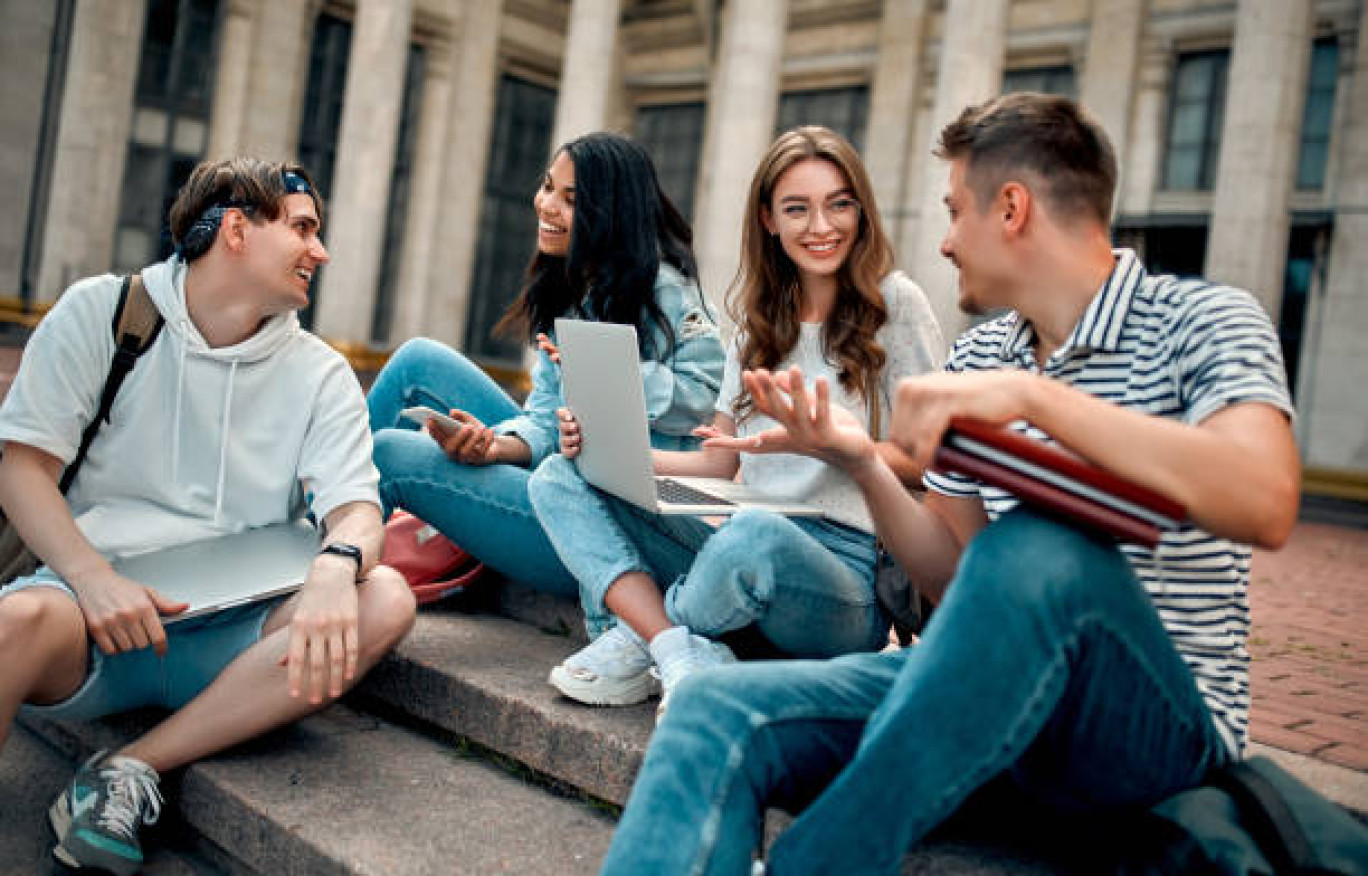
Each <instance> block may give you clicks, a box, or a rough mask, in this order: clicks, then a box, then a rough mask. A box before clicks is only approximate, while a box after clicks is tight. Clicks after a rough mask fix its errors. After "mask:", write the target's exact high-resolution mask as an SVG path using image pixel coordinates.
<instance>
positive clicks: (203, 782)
mask: <svg viewBox="0 0 1368 876" xmlns="http://www.w3.org/2000/svg"><path fill="white" fill-rule="evenodd" d="M151 720H152V718H151V717H149V716H148V715H145V714H134V715H129V716H123V717H120V718H115V719H110V720H105V721H97V722H92V723H86V724H57V723H52V722H44V721H34V720H32V719H28V724H29V727H30V729H32V730H33V731H34V732H35V733H37V734H39V735H41V736H42V737H43V738H44V739H47V740H50V741H52V742H53V743H54V744H55V745H56V746H57V747H58V748H60V749H61V750H63V751H64V752H65V753H66V754H67V755H68V756H70V757H71V758H72V759H73V760H75V759H76V758H79V757H81V756H84V755H86V754H87V753H88V752H90V751H92V750H95V749H98V748H105V747H109V746H112V745H117V744H119V743H120V742H122V741H124V740H126V739H128V738H130V737H132V736H133V735H135V734H137V733H139V732H141V731H142V730H143V729H145V728H146V727H147V726H148V725H149V723H150V721H151ZM176 785H178V787H176ZM167 790H168V792H169V793H168V798H169V800H170V801H171V806H172V807H173V808H174V810H175V812H176V813H177V814H178V816H179V818H180V819H181V820H182V822H183V824H184V825H185V827H186V828H187V829H188V831H193V832H194V834H196V835H197V839H198V842H197V844H196V848H197V849H198V850H199V851H201V852H202V853H203V854H205V855H207V856H209V857H210V858H211V859H213V861H214V863H215V864H216V865H218V866H219V867H221V868H222V869H223V870H225V871H227V872H230V873H262V874H265V873H269V874H309V876H315V874H317V876H331V874H376V876H380V874H385V876H391V874H394V876H400V874H415V876H416V874H430V873H436V872H441V873H458V874H466V873H469V874H484V873H520V874H547V876H552V874H556V876H560V874H566V873H594V872H596V871H597V869H598V865H599V862H600V861H601V860H602V858H603V854H604V853H605V851H606V850H607V847H608V842H609V840H610V838H611V834H612V828H613V822H612V820H611V818H610V817H609V816H608V815H606V814H605V813H604V812H603V810H602V809H601V808H599V807H595V806H593V805H590V804H588V803H586V802H584V801H583V800H580V799H573V798H569V797H565V796H560V795H557V794H553V793H551V792H550V791H548V790H547V789H546V788H543V787H539V786H537V785H535V784H529V783H528V782H526V781H524V780H523V779H522V778H520V777H517V776H515V775H511V774H510V773H508V772H506V771H505V770H503V769H501V768H499V767H497V766H495V765H493V764H492V763H490V762H488V761H487V760H484V759H481V758H479V757H473V756H470V755H469V754H468V753H467V752H464V751H462V750H461V749H459V748H452V747H450V746H448V745H445V744H443V743H441V742H439V741H436V740H434V739H431V738H428V737H426V736H423V735H420V734H417V733H414V732H412V731H410V730H407V729H404V728H400V727H396V726H394V725H391V724H388V723H386V722H384V721H382V720H380V719H379V718H376V717H375V716H373V715H366V714H361V713H358V712H355V711H353V710H352V709H350V708H348V707H346V706H334V707H332V708H330V709H328V710H326V711H324V712H322V713H320V714H319V715H316V716H314V717H312V718H309V719H307V720H305V721H303V722H301V723H300V724H298V725H296V726H294V727H291V728H289V729H286V730H282V731H279V732H277V733H273V734H270V735H268V736H266V737H263V738H261V739H259V740H257V741H255V742H253V743H250V744H248V745H246V746H242V747H240V748H236V749H233V750H232V751H229V752H226V753H224V754H222V755H219V756H217V757H213V758H210V759H208V760H206V761H202V762H200V763H197V764H194V765H192V766H190V767H189V768H187V769H186V770H185V771H184V773H183V775H182V776H180V777H179V781H178V782H173V783H172V786H171V787H168V788H167ZM181 839H184V838H183V837H182V838H181ZM168 872H170V871H168Z"/></svg>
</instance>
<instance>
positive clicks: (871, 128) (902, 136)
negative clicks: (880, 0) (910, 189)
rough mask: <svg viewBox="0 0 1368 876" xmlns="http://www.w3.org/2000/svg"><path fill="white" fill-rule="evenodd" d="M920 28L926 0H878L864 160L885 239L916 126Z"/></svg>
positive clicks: (894, 218)
mask: <svg viewBox="0 0 1368 876" xmlns="http://www.w3.org/2000/svg"><path fill="white" fill-rule="evenodd" d="M925 30H926V0H884V4H883V17H882V19H881V20H880V22H879V56H878V62H877V64H876V65H875V67H874V83H873V87H872V88H871V89H870V93H869V124H868V126H867V128H866V130H865V139H864V142H865V149H864V161H865V167H866V168H868V170H869V179H870V182H871V183H872V184H873V185H874V196H875V197H876V198H877V199H878V201H879V207H880V209H881V214H882V216H883V220H884V230H885V231H886V232H887V233H888V236H889V238H890V239H891V240H897V239H898V232H899V229H900V226H901V225H902V218H903V217H902V211H901V210H900V209H899V208H900V206H901V204H902V195H903V180H904V178H905V177H906V164H907V158H908V144H909V143H910V141H911V139H912V134H913V132H914V131H915V129H916V122H917V105H916V104H917V95H918V94H919V93H920V90H921V86H922V77H921V75H920V74H921V67H922V58H923V55H922V41H923V39H924V35H925Z"/></svg>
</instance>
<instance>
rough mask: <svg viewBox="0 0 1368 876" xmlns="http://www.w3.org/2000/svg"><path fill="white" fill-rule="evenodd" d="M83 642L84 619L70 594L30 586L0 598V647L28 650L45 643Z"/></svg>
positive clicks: (50, 588) (54, 589) (80, 643)
mask: <svg viewBox="0 0 1368 876" xmlns="http://www.w3.org/2000/svg"><path fill="white" fill-rule="evenodd" d="M63 639H66V640H70V642H71V644H73V645H84V640H85V621H84V620H83V618H82V615H81V609H80V606H78V605H77V604H76V603H75V602H74V601H73V600H72V599H71V597H69V596H67V595H66V594H65V593H62V592H61V591H59V590H57V589H56V588H53V587H30V588H28V589H26V590H20V591H19V592H18V593H11V594H10V595H9V596H6V597H4V598H3V599H0V648H6V649H8V648H10V647H23V648H25V649H26V650H31V649H32V648H33V647H34V646H41V645H43V644H46V643H49V642H50V643H51V644H52V645H61V644H65V642H63V641H62V640H63Z"/></svg>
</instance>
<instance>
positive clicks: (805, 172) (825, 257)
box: [761, 158, 860, 284]
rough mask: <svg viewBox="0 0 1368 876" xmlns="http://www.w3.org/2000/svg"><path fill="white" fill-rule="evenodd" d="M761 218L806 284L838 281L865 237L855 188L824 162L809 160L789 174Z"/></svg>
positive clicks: (777, 186) (778, 183) (777, 185)
mask: <svg viewBox="0 0 1368 876" xmlns="http://www.w3.org/2000/svg"><path fill="white" fill-rule="evenodd" d="M761 218H762V220H763V222H764V224H765V229H766V230H767V231H768V232H769V233H770V234H773V235H776V236H777V237H778V239H779V245H780V246H781V247H782V248H783V250H784V254H785V255H787V256H788V257H789V260H790V261H792V262H793V264H794V266H795V267H796V268H797V269H798V276H799V278H800V280H801V281H802V282H803V283H804V284H806V283H809V282H811V281H813V280H829V279H831V278H833V277H834V276H835V275H836V272H837V271H839V270H840V269H841V266H842V265H843V264H845V261H846V259H847V258H848V257H849V256H850V250H851V247H853V246H854V245H855V241H856V239H857V238H858V237H859V234H860V203H859V201H858V200H856V198H855V193H854V189H853V187H852V186H851V184H850V181H849V180H847V179H846V178H845V174H843V173H842V172H841V169H840V168H839V167H837V166H836V165H835V164H833V163H832V162H830V161H827V160H826V159H824V158H805V159H803V160H802V161H799V162H797V163H796V164H794V165H793V166H791V167H790V168H789V169H788V170H785V171H784V172H783V173H782V174H781V175H780V176H779V179H778V180H776V181H775V184H774V192H773V195H772V196H771V198H770V202H769V204H768V205H767V206H766V207H765V208H763V214H762V217H761Z"/></svg>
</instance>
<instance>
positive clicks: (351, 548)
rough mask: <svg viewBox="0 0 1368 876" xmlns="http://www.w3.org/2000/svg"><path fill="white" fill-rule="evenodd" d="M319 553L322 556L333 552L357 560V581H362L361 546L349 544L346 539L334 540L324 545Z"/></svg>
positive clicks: (335, 554)
mask: <svg viewBox="0 0 1368 876" xmlns="http://www.w3.org/2000/svg"><path fill="white" fill-rule="evenodd" d="M318 553H319V556H322V555H323V554H333V555H334V556H338V557H346V558H347V559H349V560H354V561H355V562H356V580H357V582H360V580H361V563H362V559H361V548H359V547H357V546H356V545H354V544H347V543H346V542H344V541H334V542H331V543H329V544H325V545H323V549H322V550H320V551H319V552H318Z"/></svg>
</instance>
